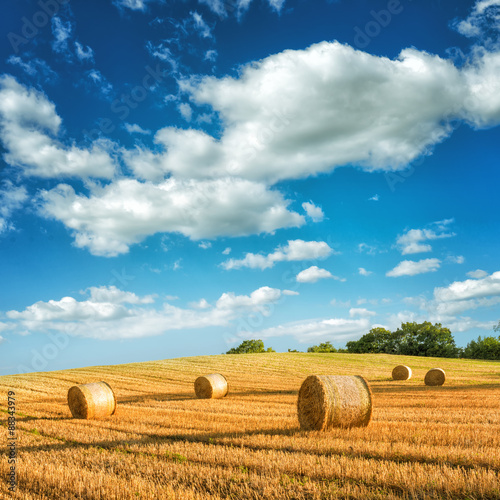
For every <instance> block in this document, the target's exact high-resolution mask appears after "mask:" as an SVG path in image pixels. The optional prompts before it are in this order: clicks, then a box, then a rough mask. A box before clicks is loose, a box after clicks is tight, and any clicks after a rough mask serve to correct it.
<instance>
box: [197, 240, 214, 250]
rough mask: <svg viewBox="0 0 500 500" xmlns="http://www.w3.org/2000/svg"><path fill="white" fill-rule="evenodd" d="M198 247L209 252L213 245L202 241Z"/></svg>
mask: <svg viewBox="0 0 500 500" xmlns="http://www.w3.org/2000/svg"><path fill="white" fill-rule="evenodd" d="M198 246H199V247H200V248H203V250H207V249H209V248H210V247H211V246H212V243H211V242H210V241H201V242H200V243H199V245H198Z"/></svg>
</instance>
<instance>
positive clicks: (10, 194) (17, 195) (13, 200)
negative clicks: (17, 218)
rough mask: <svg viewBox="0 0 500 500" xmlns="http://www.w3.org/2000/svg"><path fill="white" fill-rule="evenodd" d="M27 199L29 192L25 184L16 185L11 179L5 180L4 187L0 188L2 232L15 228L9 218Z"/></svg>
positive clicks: (0, 224) (0, 227)
mask: <svg viewBox="0 0 500 500" xmlns="http://www.w3.org/2000/svg"><path fill="white" fill-rule="evenodd" d="M27 199H28V194H27V191H26V188H25V187H24V186H14V184H12V182H11V181H5V183H4V188H3V189H0V234H2V233H3V232H5V231H7V230H9V229H13V226H12V224H11V223H10V222H9V219H10V217H11V215H12V214H13V213H14V212H15V211H16V210H19V209H20V208H21V207H22V206H23V205H24V203H25V202H26V200H27Z"/></svg>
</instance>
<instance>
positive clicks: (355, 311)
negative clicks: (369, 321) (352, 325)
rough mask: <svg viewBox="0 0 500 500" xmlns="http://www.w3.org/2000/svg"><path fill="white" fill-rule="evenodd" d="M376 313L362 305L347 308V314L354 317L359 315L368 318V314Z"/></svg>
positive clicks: (373, 314) (374, 314)
mask: <svg viewBox="0 0 500 500" xmlns="http://www.w3.org/2000/svg"><path fill="white" fill-rule="evenodd" d="M376 315H377V313H376V312H375V311H370V310H368V309H365V308H364V307H352V308H351V309H349V316H350V317H351V318H354V316H360V317H362V318H369V317H370V316H376Z"/></svg>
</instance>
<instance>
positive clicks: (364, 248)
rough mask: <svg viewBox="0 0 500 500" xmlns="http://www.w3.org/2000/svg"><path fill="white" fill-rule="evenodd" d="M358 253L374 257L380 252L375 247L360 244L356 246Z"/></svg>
mask: <svg viewBox="0 0 500 500" xmlns="http://www.w3.org/2000/svg"><path fill="white" fill-rule="evenodd" d="M358 252H360V253H366V254H368V255H376V254H377V253H380V250H378V248H377V247H376V246H375V245H368V244H367V243H360V244H359V245H358Z"/></svg>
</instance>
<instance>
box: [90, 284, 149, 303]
mask: <svg viewBox="0 0 500 500" xmlns="http://www.w3.org/2000/svg"><path fill="white" fill-rule="evenodd" d="M87 291H88V292H89V294H90V300H91V301H93V302H109V303H111V304H123V303H127V304H151V303H153V302H154V299H155V297H156V296H155V295H145V296H144V297H142V298H141V297H139V296H137V295H136V294H135V293H132V292H124V291H122V290H120V289H119V288H117V287H116V286H100V287H96V286H91V287H90V288H88V289H87Z"/></svg>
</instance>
